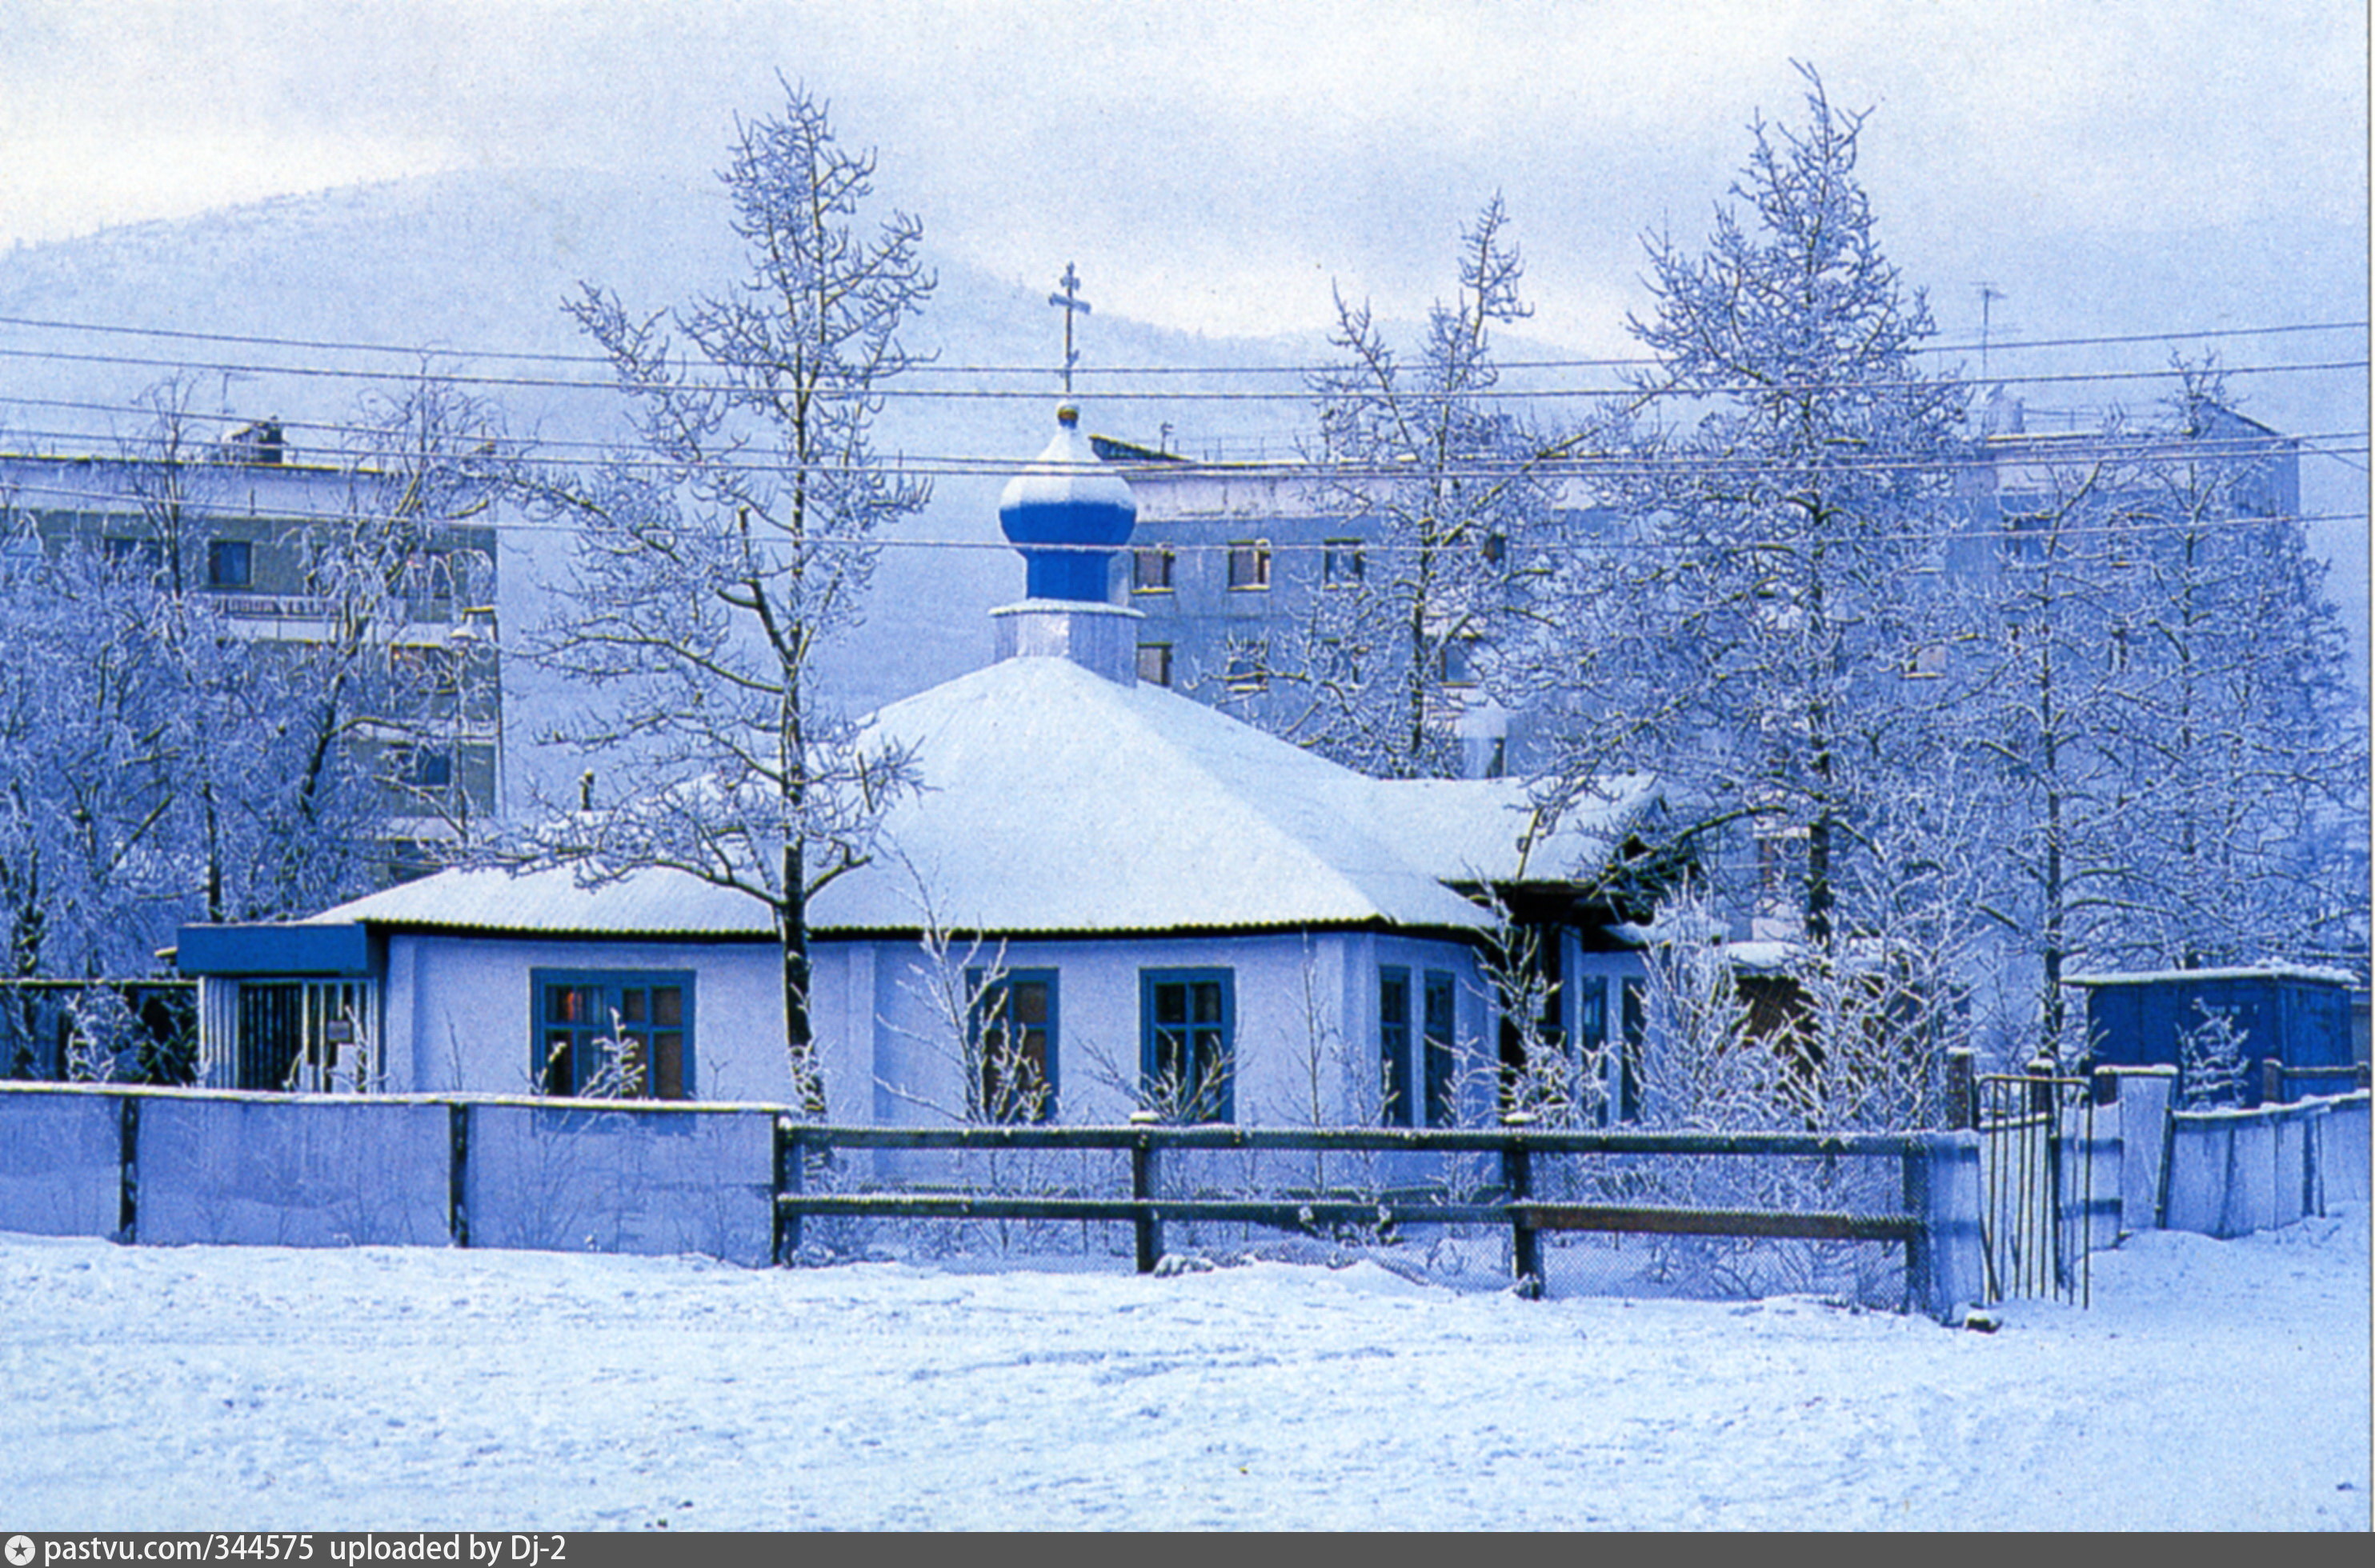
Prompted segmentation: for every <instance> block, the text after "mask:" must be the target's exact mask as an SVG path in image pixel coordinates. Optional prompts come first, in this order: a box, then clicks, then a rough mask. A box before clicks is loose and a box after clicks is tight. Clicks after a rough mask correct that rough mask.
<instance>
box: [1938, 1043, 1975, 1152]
mask: <svg viewBox="0 0 2375 1568" xmlns="http://www.w3.org/2000/svg"><path fill="white" fill-rule="evenodd" d="M1978 1125H1979V1060H1978V1058H1977V1056H1975V1055H1973V1054H1972V1052H1971V1049H1970V1047H1968V1046H1967V1045H1958V1046H1956V1048H1955V1049H1953V1050H1951V1051H1949V1052H1947V1053H1946V1130H1947V1131H1949V1132H1961V1131H1963V1130H1965V1129H1966V1128H1968V1127H1973V1126H1978Z"/></svg>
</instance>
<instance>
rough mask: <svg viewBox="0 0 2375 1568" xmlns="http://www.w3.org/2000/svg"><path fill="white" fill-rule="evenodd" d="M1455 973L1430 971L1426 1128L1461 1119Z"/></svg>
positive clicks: (1425, 1046) (1426, 1038) (1427, 1021)
mask: <svg viewBox="0 0 2375 1568" xmlns="http://www.w3.org/2000/svg"><path fill="white" fill-rule="evenodd" d="M1452 996H1453V993H1452V989H1451V973H1450V971H1448V970H1442V969H1430V970H1428V971H1427V972H1426V991H1425V998H1426V1004H1425V1005H1426V1013H1425V1019H1424V1054H1425V1057H1426V1125H1427V1126H1431V1127H1447V1126H1453V1125H1455V1124H1456V1123H1457V1122H1458V1121H1459V1084H1458V1080H1457V1079H1456V1077H1455V1075H1454V1072H1453V1069H1454V1067H1456V1066H1457V1065H1458V1062H1457V1058H1456V1057H1455V1056H1454V1055H1453V1054H1452V1051H1453V1046H1452V1031H1453V1026H1454V1022H1455V1015H1454V1013H1453V1011H1452Z"/></svg>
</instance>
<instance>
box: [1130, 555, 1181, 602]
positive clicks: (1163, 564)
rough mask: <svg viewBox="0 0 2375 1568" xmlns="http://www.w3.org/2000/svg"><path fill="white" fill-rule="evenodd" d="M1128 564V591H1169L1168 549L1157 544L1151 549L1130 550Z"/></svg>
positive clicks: (1151, 592) (1163, 592) (1156, 592)
mask: <svg viewBox="0 0 2375 1568" xmlns="http://www.w3.org/2000/svg"><path fill="white" fill-rule="evenodd" d="M1129 560H1130V565H1129V591H1130V592H1131V593H1133V594H1167V593H1169V592H1171V568H1172V564H1173V560H1172V554H1171V551H1170V549H1169V548H1167V547H1165V546H1161V545H1157V546H1155V547H1153V548H1151V549H1141V550H1132V551H1131V552H1130V558H1129Z"/></svg>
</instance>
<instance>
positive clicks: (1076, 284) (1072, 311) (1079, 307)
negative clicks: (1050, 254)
mask: <svg viewBox="0 0 2375 1568" xmlns="http://www.w3.org/2000/svg"><path fill="white" fill-rule="evenodd" d="M1056 281H1057V282H1058V283H1061V284H1062V285H1063V286H1064V291H1063V292H1062V293H1061V294H1050V295H1048V296H1047V302H1048V303H1049V304H1051V305H1053V306H1055V307H1056V308H1057V309H1058V310H1059V311H1062V312H1064V395H1065V396H1067V397H1069V396H1071V395H1072V367H1073V366H1074V365H1076V364H1078V363H1080V360H1081V357H1080V356H1079V355H1078V354H1075V353H1074V352H1072V318H1073V316H1075V315H1083V316H1084V315H1087V314H1088V313H1089V302H1088V301H1086V300H1083V299H1081V277H1080V274H1078V273H1076V272H1074V271H1073V270H1072V264H1071V263H1070V262H1066V263H1065V264H1064V276H1063V277H1059V278H1058V279H1057V280H1056Z"/></svg>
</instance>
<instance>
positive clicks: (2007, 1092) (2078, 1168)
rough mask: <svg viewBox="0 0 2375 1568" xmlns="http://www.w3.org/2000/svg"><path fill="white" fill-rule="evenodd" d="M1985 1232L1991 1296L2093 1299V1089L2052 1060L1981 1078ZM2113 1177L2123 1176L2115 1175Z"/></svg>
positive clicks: (1993, 1298) (1981, 1222) (1981, 1213)
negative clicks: (2062, 1073)
mask: <svg viewBox="0 0 2375 1568" xmlns="http://www.w3.org/2000/svg"><path fill="white" fill-rule="evenodd" d="M1977 1090H1978V1096H1977V1097H1978V1102H1979V1103H1978V1107H1977V1110H1978V1116H1977V1121H1978V1124H1979V1179H1980V1203H1979V1231H1980V1238H1981V1242H1982V1244H1983V1251H1984V1255H1985V1264H1986V1273H1987V1292H1988V1300H1989V1301H1991V1302H2000V1301H2003V1300H2005V1299H2006V1298H2008V1297H2013V1296H2035V1297H2041V1298H2045V1299H2050V1300H2053V1301H2063V1302H2073V1303H2076V1304H2077V1305H2079V1306H2082V1307H2083V1306H2086V1305H2087V1304H2088V1303H2089V1295H2090V1291H2089V1274H2090V1270H2089V1268H2088V1265H2087V1259H2088V1256H2089V1251H2090V1245H2091V1243H2092V1239H2093V1238H2092V1235H2091V1231H2092V1228H2093V1222H2094V1215H2095V1207H2096V1206H2095V1161H2094V1152H2095V1099H2096V1097H2095V1094H2094V1092H2093V1086H2092V1085H2091V1084H2090V1083H2089V1081H2088V1080H2087V1079H2083V1078H2062V1077H2057V1076H2055V1075H2054V1074H2053V1073H2052V1071H2051V1070H2050V1068H2049V1067H2046V1066H2045V1064H2042V1063H2040V1064H2038V1065H2037V1067H2036V1068H2035V1070H2032V1071H2030V1072H2026V1073H1990V1074H1986V1075H1984V1076H1982V1077H1980V1078H1979V1080H1978V1084H1977ZM2114 1179H2116V1178H2114Z"/></svg>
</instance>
